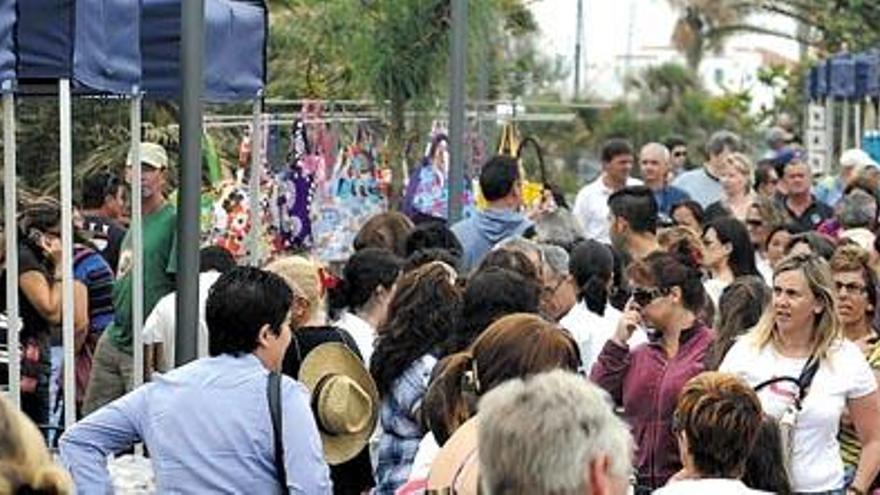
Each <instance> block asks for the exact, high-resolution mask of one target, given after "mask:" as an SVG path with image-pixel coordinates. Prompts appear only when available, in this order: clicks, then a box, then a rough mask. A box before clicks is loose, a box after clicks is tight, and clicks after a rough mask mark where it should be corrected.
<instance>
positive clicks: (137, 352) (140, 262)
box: [129, 86, 144, 389]
mask: <svg viewBox="0 0 880 495" xmlns="http://www.w3.org/2000/svg"><path fill="white" fill-rule="evenodd" d="M130 103H131V108H130V111H131V113H130V115H129V125H130V126H131V130H130V134H131V186H132V187H131V225H130V228H131V247H132V249H131V250H132V262H133V263H134V266H132V272H131V318H132V321H131V332H132V333H131V348H132V359H133V362H132V376H131V380H132V384H131V388H132V389H135V388H137V387H139V386H140V385H141V384H142V383H144V345H143V341H144V336H143V327H144V227H143V225H144V223H143V218H144V217H143V215H144V213H143V191H142V189H141V173H142V171H141V91H140V88H138V87H137V86H135V87H134V88H132V93H131V102H130Z"/></svg>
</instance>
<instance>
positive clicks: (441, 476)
mask: <svg viewBox="0 0 880 495" xmlns="http://www.w3.org/2000/svg"><path fill="white" fill-rule="evenodd" d="M687 153H688V147H687V143H684V142H683V141H681V140H677V139H670V140H666V141H665V142H663V143H659V142H656V143H646V144H644V145H643V146H642V147H641V148H640V149H639V151H638V153H636V151H635V149H634V148H633V146H632V145H631V143H629V142H628V141H626V140H623V139H612V140H610V141H608V142H607V143H605V144H604V146H603V147H602V149H601V151H600V155H601V159H602V164H603V167H602V172H601V174H600V175H599V176H598V178H596V179H595V180H594V181H593V182H591V183H589V184H587V185H585V186H584V187H583V188H582V189H581V190H580V191H579V192H578V194H577V197H576V199H575V201H574V203H573V206H572V207H571V208H569V207H568V204H567V202H566V200H565V198H564V196H563V195H561V194H558V193H557V191H555V189H554V188H548V189H547V191H546V194H545V195H544V198H543V200H542V203H541V204H540V205H538V206H537V207H526V206H524V204H523V197H522V191H521V176H520V170H519V166H518V164H517V162H516V161H515V160H514V159H512V158H507V157H502V156H496V157H493V158H491V159H489V160H488V161H487V162H486V163H485V164H484V166H483V167H482V169H481V172H480V177H479V185H480V191H481V194H482V196H483V198H484V199H485V200H486V202H487V206H486V208H484V209H483V210H481V211H478V212H476V213H474V214H473V215H472V216H471V217H469V218H466V219H464V220H461V221H459V222H457V223H454V224H451V225H448V224H446V223H445V222H443V221H442V220H440V219H436V220H430V219H424V218H422V219H421V220H423V221H422V222H421V223H419V224H417V225H416V224H413V222H412V221H411V220H410V219H409V218H407V217H406V216H405V215H403V214H401V213H398V212H393V211H392V212H387V213H382V214H379V215H377V216H375V217H373V218H372V219H371V220H370V221H369V222H367V223H366V224H364V225H363V227H362V229H361V231H360V232H359V233H358V235H357V236H356V238H355V241H354V248H355V252H354V254H353V255H352V256H351V257H350V258H349V259H348V260H347V262H346V263H345V264H344V265H342V266H327V265H325V264H323V263H321V262H320V261H318V260H316V259H314V258H313V257H311V256H309V254H308V253H300V254H295V255H293V254H292V255H287V256H281V257H278V258H276V259H273V260H271V261H270V262H269V263H268V264H266V265H265V266H263V267H261V268H256V267H243V266H236V263H235V260H234V259H233V258H232V256H231V255H230V254H229V253H228V252H225V251H224V250H223V249H221V248H218V247H206V248H204V249H203V250H202V251H201V267H200V268H201V272H202V278H200V281H201V285H202V293H201V294H200V305H201V308H200V311H201V313H200V315H201V323H200V328H199V337H198V338H199V346H198V352H199V359H197V360H195V361H193V362H191V363H189V364H186V365H184V366H182V367H178V368H174V366H173V364H174V362H175V354H174V346H173V344H174V340H175V339H174V332H175V325H174V298H173V294H172V291H173V288H174V282H175V272H176V269H175V268H176V267H175V259H176V256H175V249H176V247H175V246H176V241H175V233H174V232H175V229H174V225H175V221H176V219H175V212H174V207H173V206H172V205H171V204H170V203H169V201H168V200H167V199H166V196H165V194H164V192H165V188H166V187H165V174H166V170H167V165H168V160H167V156H166V154H165V151H164V149H162V148H161V147H160V146H158V145H154V144H150V143H144V144H143V145H142V149H141V154H140V155H141V159H142V163H141V167H142V171H143V182H142V184H141V185H140V187H141V188H142V192H143V198H144V205H143V206H144V208H143V210H144V215H145V216H144V222H143V224H144V242H145V249H144V273H145V285H144V296H145V300H144V308H145V316H146V322H145V323H146V324H145V326H144V329H143V331H144V345H145V360H146V370H147V373H146V375H147V376H146V378H147V383H146V384H145V385H143V386H141V387H138V388H136V389H134V390H132V389H131V383H132V381H131V374H132V369H133V363H132V354H133V352H132V342H133V338H132V331H133V330H132V328H133V326H132V324H131V305H132V293H131V278H130V276H131V275H130V270H129V268H130V266H131V250H130V241H129V239H128V236H126V235H125V232H124V230H123V229H124V227H122V225H121V222H120V220H121V218H120V215H121V214H122V212H123V211H124V204H125V183H124V181H121V180H119V179H117V178H115V177H114V176H112V175H106V174H104V175H99V176H96V177H95V178H90V180H88V181H86V185H85V187H84V191H83V203H82V208H83V215H82V217H81V222H80V223H78V225H77V231H78V232H83V233H85V232H89V233H90V235H83V236H82V237H81V238H80V239H78V243H77V247H76V250H75V253H79V254H76V259H77V260H78V261H76V262H75V271H77V276H76V278H77V297H76V298H75V303H76V305H77V309H76V311H75V314H76V315H77V320H76V324H75V327H76V332H77V349H76V355H77V378H78V380H77V385H78V388H77V406H78V411H77V412H78V415H79V417H80V418H81V419H80V421H78V422H77V423H76V424H75V425H74V426H73V427H72V428H70V429H68V430H67V431H64V432H63V434H62V435H60V439H59V438H55V437H53V435H51V434H49V433H51V428H50V430H49V433H46V431H45V430H44V438H45V439H47V440H48V441H49V442H50V445H53V444H54V443H53V442H57V443H58V446H59V451H60V455H59V459H60V464H61V465H60V466H53V465H51V462H49V461H48V460H46V459H47V458H48V457H47V456H48V454H47V452H46V446H45V444H44V442H42V441H35V440H34V438H32V437H38V436H39V435H38V433H37V430H35V429H34V428H33V425H32V424H31V421H33V422H34V423H36V424H37V425H39V426H41V427H45V426H47V425H49V426H51V425H52V419H51V416H52V415H53V414H57V404H58V403H59V401H58V400H57V397H58V396H59V393H60V392H59V391H58V390H57V389H58V387H57V382H58V380H57V373H58V371H57V368H58V367H59V364H58V363H59V362H60V360H59V356H60V347H59V346H60V342H58V341H57V337H56V338H55V340H54V341H53V332H54V330H53V329H54V328H55V327H57V325H58V322H59V320H60V314H61V311H60V305H61V302H60V301H61V299H60V290H61V289H60V283H59V278H60V277H59V276H58V275H59V273H58V265H59V262H60V256H61V249H60V241H59V235H58V232H59V229H60V211H59V209H58V205H57V203H55V202H52V201H47V200H39V201H34V202H31V203H29V204H28V205H27V206H26V207H24V208H23V213H22V218H21V220H20V223H19V225H18V229H19V234H20V236H19V270H20V276H19V287H20V293H21V296H22V297H21V301H22V308H21V311H22V317H23V319H24V325H25V326H24V331H23V334H22V335H23V342H24V345H25V350H26V352H25V353H24V360H25V361H24V364H25V366H23V368H22V399H23V402H22V404H23V412H24V414H26V415H27V417H29V418H30V419H26V418H25V417H24V416H21V415H20V414H18V413H15V412H12V411H11V409H10V406H9V405H8V404H7V403H5V402H2V401H0V408H2V409H3V412H4V413H3V414H0V493H6V492H5V491H4V489H5V488H4V487H6V486H9V487H11V488H10V489H9V491H10V492H12V493H19V492H16V490H33V491H30V492H28V491H20V493H68V492H71V490H73V487H74V483H75V486H76V489H77V490H78V491H79V492H80V493H105V492H107V491H109V490H112V483H113V482H112V479H111V476H110V473H109V471H108V468H107V459H108V456H113V455H118V454H120V453H122V452H126V451H128V450H129V449H131V448H133V447H134V446H135V445H136V444H138V443H143V444H144V446H145V450H146V452H147V455H148V456H149V459H150V461H151V463H152V468H153V470H154V472H155V480H156V488H157V490H158V491H159V492H182V493H208V492H225V493H245V492H252V493H278V492H281V493H304V494H317V493H336V494H362V493H375V494H378V495H384V494H389V495H391V494H400V495H413V494H421V493H461V494H466V493H474V494H476V493H488V494H523V493H529V494H548V495H549V494H586V493H590V494H624V493H635V494H644V493H653V492H655V491H656V492H657V493H661V494H664V495H665V494H672V495H675V494H690V493H718V494H728V493H730V494H750V493H782V494H789V493H805V494H806V493H824V494H856V495H862V494H867V493H871V492H872V491H873V490H874V489H875V488H880V483H878V482H877V480H878V472H880V393H878V391H877V388H878V387H877V380H878V376H880V314H878V313H880V312H878V311H876V306H877V304H878V299H877V292H878V288H877V283H878V280H877V277H878V275H877V270H878V268H880V240H878V237H877V236H876V235H875V232H877V227H878V225H877V218H878V213H880V211H878V210H880V208H878V204H880V199H878V198H880V188H878V178H880V165H878V164H877V163H876V162H874V161H873V160H872V159H871V157H870V156H869V155H867V154H866V153H864V152H862V151H860V150H848V151H846V152H844V153H843V154H842V155H841V157H840V174H839V175H834V176H832V177H829V178H824V179H821V180H818V181H814V180H813V179H814V178H813V173H812V170H811V169H810V167H809V165H808V164H807V162H806V160H805V157H804V155H803V153H801V152H800V151H799V150H798V149H797V148H796V147H793V146H782V147H779V149H776V150H774V152H773V153H771V154H770V155H768V156H767V157H765V158H763V159H762V160H760V161H758V162H757V164H755V163H754V162H753V160H752V159H751V158H750V154H749V151H748V150H747V149H746V147H745V146H744V145H743V143H742V142H741V140H740V139H739V137H738V136H736V135H735V134H732V133H730V132H726V131H720V132H718V133H716V134H714V135H713V136H711V138H710V139H709V140H708V142H707V143H706V154H707V156H708V160H707V162H706V163H705V164H704V165H703V166H696V167H693V166H691V167H690V169H686V167H685V164H687V163H688V159H687V158H688V157H687ZM131 166H132V164H131V163H129V167H131ZM636 166H637V172H635V171H634V169H636ZM637 175H638V176H639V177H638V178H637V177H636V176H637ZM77 266H79V267H81V268H80V269H76V267H77ZM0 287H2V286H0ZM4 300H5V299H4V298H3V297H2V296H0V301H4ZM53 361H54V362H55V363H56V364H55V366H54V367H53ZM68 473H69V474H68Z"/></svg>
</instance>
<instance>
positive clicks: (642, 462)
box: [590, 321, 715, 489]
mask: <svg viewBox="0 0 880 495" xmlns="http://www.w3.org/2000/svg"><path fill="white" fill-rule="evenodd" d="M714 338H715V334H714V332H713V331H712V329H710V328H709V327H707V326H706V325H705V324H704V323H702V322H699V321H698V322H696V323H695V324H694V326H693V327H691V328H689V329H686V330H684V331H683V332H682V333H681V337H680V347H679V349H678V353H677V354H676V355H675V356H674V357H672V358H671V359H670V358H669V357H668V356H667V355H666V351H665V350H664V349H663V347H662V345H661V343H660V341H659V340H656V339H655V340H654V341H652V342H648V343H646V344H642V345H640V346H638V347H636V348H635V349H633V350H632V351H630V350H629V347H627V346H621V345H619V344H617V343H616V342H614V341H613V340H611V339H608V342H606V343H605V346H604V347H603V348H602V352H601V353H600V354H599V359H598V361H596V364H595V365H594V366H593V370H592V373H590V378H591V379H592V380H593V381H594V382H596V383H597V384H598V385H599V386H600V387H602V388H604V389H605V390H606V391H607V392H608V393H609V394H611V397H612V398H613V399H614V403H615V404H616V405H617V406H618V407H622V408H623V417H624V418H626V420H627V422H628V423H629V424H630V426H631V427H632V432H633V437H634V438H635V443H636V448H637V453H636V459H637V461H636V466H637V469H638V484H639V485H643V486H647V487H650V488H652V489H657V488H660V487H662V486H663V485H665V484H666V481H667V480H668V479H669V478H670V477H672V475H674V474H675V473H676V472H678V471H679V470H680V469H681V467H682V466H681V462H680V459H679V456H678V442H677V441H676V439H675V435H674V434H673V433H672V414H673V413H674V412H675V405H676V402H677V401H678V394H679V392H681V389H682V388H683V387H684V384H685V383H687V381H688V380H690V379H691V378H693V377H694V376H696V375H698V374H700V373H701V372H703V371H705V366H704V365H703V360H704V357H705V355H706V351H707V350H708V349H709V346H710V345H711V344H712V341H713V340H714Z"/></svg>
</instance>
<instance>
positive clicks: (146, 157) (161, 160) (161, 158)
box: [125, 142, 168, 169]
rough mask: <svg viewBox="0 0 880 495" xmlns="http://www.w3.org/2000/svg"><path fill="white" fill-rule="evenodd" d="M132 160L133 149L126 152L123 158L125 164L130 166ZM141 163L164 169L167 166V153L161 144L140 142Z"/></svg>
mask: <svg viewBox="0 0 880 495" xmlns="http://www.w3.org/2000/svg"><path fill="white" fill-rule="evenodd" d="M133 161H134V150H130V151H129V152H128V158H126V160H125V166H127V167H130V166H131V165H132V162H133ZM141 163H145V164H147V165H149V166H151V167H155V168H160V169H165V168H168V153H166V152H165V148H164V147H162V145H161V144H156V143H144V142H142V143H141Z"/></svg>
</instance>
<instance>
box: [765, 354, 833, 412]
mask: <svg viewBox="0 0 880 495" xmlns="http://www.w3.org/2000/svg"><path fill="white" fill-rule="evenodd" d="M817 371H819V359H817V358H814V357H812V356H810V359H808V360H807V363H806V364H805V365H804V368H803V369H802V370H801V374H800V376H799V377H797V378H794V377H791V376H777V377H774V378H770V379H769V380H764V381H763V382H761V383H759V384H757V385H755V387H754V388H755V392H758V391H760V390H761V389H762V388H764V387H768V386H770V385H773V384H774V383H779V382H791V383H794V384H795V385H797V388H798V396H797V398H796V399H795V407H797V409H798V410H800V409H801V404H802V403H803V401H804V398H805V397H806V396H807V392H809V391H810V385H811V384H812V383H813V378H814V377H815V376H816V372H817Z"/></svg>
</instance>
